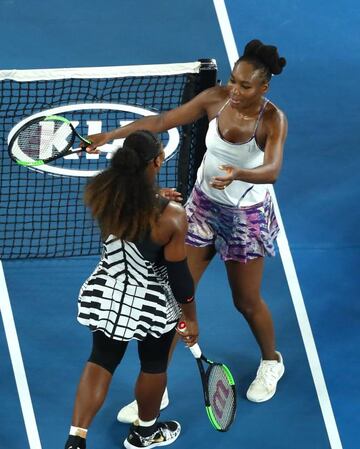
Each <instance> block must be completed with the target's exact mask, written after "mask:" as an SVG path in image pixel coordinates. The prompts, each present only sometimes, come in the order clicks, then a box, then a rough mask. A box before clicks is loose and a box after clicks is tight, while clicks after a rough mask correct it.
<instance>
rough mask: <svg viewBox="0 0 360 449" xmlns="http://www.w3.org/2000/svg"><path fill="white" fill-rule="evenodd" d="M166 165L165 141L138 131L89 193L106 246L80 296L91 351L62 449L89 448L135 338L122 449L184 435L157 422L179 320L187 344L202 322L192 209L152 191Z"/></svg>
mask: <svg viewBox="0 0 360 449" xmlns="http://www.w3.org/2000/svg"><path fill="white" fill-rule="evenodd" d="M163 160H164V150H163V146H162V144H161V142H160V140H159V139H158V138H157V137H156V136H155V135H154V134H153V133H151V132H150V131H136V132H134V133H132V134H130V135H129V136H128V137H127V138H126V139H125V141H124V146H123V148H121V149H119V150H118V151H117V152H116V153H115V154H114V156H113V158H112V160H111V165H110V167H109V168H107V169H106V170H104V171H103V172H101V173H100V174H98V175H97V176H96V177H95V178H93V179H92V180H91V181H90V182H89V184H88V185H87V187H86V189H85V203H86V205H87V206H88V207H89V208H90V210H91V212H92V214H93V216H94V218H95V219H96V220H97V221H98V223H99V225H100V229H101V233H102V237H103V242H104V244H103V254H102V257H101V260H100V262H99V264H98V265H97V267H96V268H95V270H94V272H93V273H92V274H91V276H90V277H89V278H88V279H87V280H86V282H85V283H84V285H83V286H82V288H81V290H80V295H79V301H78V321H79V322H80V323H81V324H83V325H85V326H87V327H88V328H89V329H90V330H91V332H92V338H93V346H92V352H91V354H90V357H89V360H88V362H87V363H86V365H85V369H84V371H83V374H82V377H81V379H80V383H79V386H78V391H77V395H76V401H75V407H74V413H73V419H72V425H71V428H70V434H69V437H68V440H67V442H66V445H65V449H85V447H86V435H87V429H88V427H89V426H90V424H91V422H92V419H93V418H94V416H95V414H96V413H97V411H98V410H99V409H100V407H101V406H102V404H103V402H104V400H105V396H106V394H107V391H108V388H109V385H110V382H111V379H112V376H113V373H114V371H115V369H116V368H117V366H118V365H119V363H120V362H121V360H122V358H123V356H124V354H125V351H126V348H127V345H128V343H129V341H131V340H137V341H138V352H139V359H140V365H141V371H140V374H139V376H138V378H137V381H136V387H135V395H136V399H137V403H138V404H139V413H138V415H139V416H138V421H137V422H136V423H134V424H133V425H132V426H131V428H130V432H129V435H128V437H127V438H126V440H125V441H124V446H125V447H126V448H128V449H136V448H141V447H146V448H151V447H155V446H165V445H168V444H171V443H173V442H174V441H175V440H176V439H177V437H178V436H179V433H180V424H179V423H178V422H176V421H167V422H158V421H157V418H158V416H159V409H160V402H161V398H162V396H163V393H164V390H165V387H166V369H167V364H168V356H169V351H170V347H171V344H172V341H173V339H174V334H175V328H176V325H177V323H178V320H179V317H180V316H181V315H182V316H183V318H184V319H185V321H186V325H187V329H186V332H185V334H184V335H182V338H183V339H184V341H185V343H186V344H187V345H188V346H192V345H193V344H195V343H196V341H197V335H198V325H197V319H196V310H195V303H194V283H193V280H192V277H191V275H190V272H189V269H188V265H187V262H186V246H185V236H186V231H187V220H186V214H185V210H184V209H183V207H182V206H181V205H179V204H177V203H174V202H169V200H167V199H166V198H164V197H162V196H160V195H159V193H158V188H157V186H156V184H155V180H156V175H157V173H158V172H159V170H160V167H161V165H162V162H163Z"/></svg>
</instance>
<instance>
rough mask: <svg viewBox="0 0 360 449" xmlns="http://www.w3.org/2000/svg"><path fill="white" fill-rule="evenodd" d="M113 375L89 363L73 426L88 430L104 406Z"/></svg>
mask: <svg viewBox="0 0 360 449" xmlns="http://www.w3.org/2000/svg"><path fill="white" fill-rule="evenodd" d="M111 379H112V374H111V373H110V372H109V371H107V370H106V369H104V368H102V367H101V366H99V365H96V364H95V363H89V362H88V363H87V364H86V365H85V369H84V371H83V374H82V376H81V379H80V383H79V386H78V390H77V394H76V400H75V406H74V413H73V418H72V425H73V426H76V427H81V428H83V429H87V428H88V427H89V426H90V424H91V421H92V420H93V418H94V416H95V415H96V413H97V412H98V411H99V409H100V407H101V406H102V404H103V402H104V399H105V397H106V394H107V392H108V388H109V385H110V382H111Z"/></svg>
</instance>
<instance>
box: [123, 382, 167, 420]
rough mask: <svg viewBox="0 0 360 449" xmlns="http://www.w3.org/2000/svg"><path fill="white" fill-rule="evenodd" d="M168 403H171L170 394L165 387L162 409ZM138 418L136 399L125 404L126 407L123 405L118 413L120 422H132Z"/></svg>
mask: <svg viewBox="0 0 360 449" xmlns="http://www.w3.org/2000/svg"><path fill="white" fill-rule="evenodd" d="M168 405H169V395H168V390H167V388H165V391H164V394H163V397H162V399H161V404H160V410H163V409H164V408H166V407H167V406H168ZM137 419H139V409H138V404H137V402H136V399H135V401H132V402H130V404H128V405H125V407H123V408H122V409H121V410H120V411H119V413H118V414H117V420H118V421H119V422H123V423H130V424H132V423H133V422H134V421H136V420H137Z"/></svg>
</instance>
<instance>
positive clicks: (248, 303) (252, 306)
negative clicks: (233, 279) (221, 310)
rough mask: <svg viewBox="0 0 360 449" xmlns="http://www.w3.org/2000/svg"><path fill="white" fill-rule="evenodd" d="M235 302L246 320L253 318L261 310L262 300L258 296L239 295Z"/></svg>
mask: <svg viewBox="0 0 360 449" xmlns="http://www.w3.org/2000/svg"><path fill="white" fill-rule="evenodd" d="M233 302H234V306H235V308H236V309H237V310H238V311H239V312H240V313H241V314H242V315H243V316H244V317H245V318H251V317H252V316H253V315H255V314H256V313H257V312H258V310H259V309H260V308H261V298H260V296H258V295H237V296H236V297H233Z"/></svg>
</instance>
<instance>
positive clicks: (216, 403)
mask: <svg viewBox="0 0 360 449" xmlns="http://www.w3.org/2000/svg"><path fill="white" fill-rule="evenodd" d="M229 394H230V389H229V388H227V387H226V385H225V384H224V382H223V381H222V380H218V381H217V383H216V390H215V393H214V394H213V397H212V406H213V408H214V410H215V413H216V416H217V417H218V418H219V419H221V418H222V416H223V413H224V408H225V405H226V399H227V398H228V396H229Z"/></svg>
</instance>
